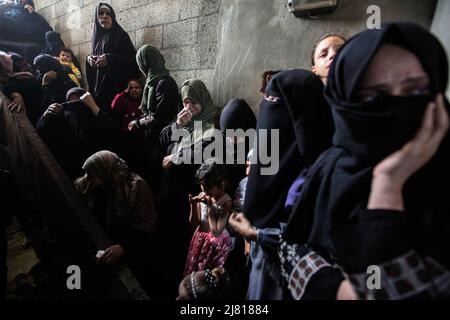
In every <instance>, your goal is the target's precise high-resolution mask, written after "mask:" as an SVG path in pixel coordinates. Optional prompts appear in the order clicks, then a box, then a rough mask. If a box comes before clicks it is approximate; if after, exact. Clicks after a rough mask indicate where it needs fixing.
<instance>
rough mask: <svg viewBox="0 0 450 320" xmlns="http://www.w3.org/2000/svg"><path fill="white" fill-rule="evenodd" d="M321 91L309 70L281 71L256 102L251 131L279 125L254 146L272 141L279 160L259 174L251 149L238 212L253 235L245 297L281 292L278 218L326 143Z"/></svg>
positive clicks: (328, 132) (327, 119)
mask: <svg viewBox="0 0 450 320" xmlns="http://www.w3.org/2000/svg"><path fill="white" fill-rule="evenodd" d="M322 91H323V83H322V82H321V80H320V78H319V77H317V76H316V75H314V74H313V73H311V72H309V71H306V70H288V71H283V72H280V73H278V74H277V75H275V76H274V77H273V79H272V80H271V81H270V82H269V84H268V86H267V88H266V93H265V96H264V100H263V102H262V103H261V105H260V109H259V118H258V123H257V128H256V129H257V135H260V134H261V131H260V130H262V129H266V130H269V131H270V130H279V137H278V140H276V141H270V140H269V141H267V142H265V141H260V142H257V146H258V148H260V147H262V146H263V145H264V144H267V145H268V146H272V152H273V150H275V148H274V146H275V144H278V148H279V159H273V161H278V162H279V169H278V171H277V172H276V173H275V174H273V175H263V174H261V173H262V171H261V169H262V168H263V167H264V166H263V165H262V164H261V161H260V159H259V157H258V155H257V154H255V155H254V157H253V161H252V163H253V164H252V165H251V168H250V175H249V178H248V182H247V192H246V194H245V201H244V215H245V217H246V218H247V219H248V220H250V223H251V224H252V225H253V226H255V227H256V228H257V229H258V235H257V237H256V238H257V239H249V240H252V241H254V242H253V243H252V252H251V258H252V271H251V274H250V284H249V296H248V298H249V299H282V298H284V297H285V296H284V292H283V290H282V287H281V274H280V270H279V268H278V261H277V245H278V237H279V235H280V233H281V228H282V224H283V223H286V221H287V219H288V214H287V213H286V211H285V204H286V202H287V198H288V191H289V189H290V187H291V185H292V184H293V183H294V182H297V180H302V179H303V176H301V172H302V171H303V170H304V169H307V168H309V167H310V166H311V165H312V164H313V163H314V161H315V159H316V158H317V157H318V156H319V154H320V153H321V152H322V151H324V150H325V149H327V148H328V147H329V146H331V137H332V133H333V124H332V119H331V112H330V109H329V107H328V105H327V104H326V102H325V99H324V97H323V94H322ZM268 136H270V132H269V133H268ZM272 157H273V154H272ZM255 158H256V162H254V161H255V160H254V159H255ZM299 174H300V176H299ZM242 220H244V217H242V216H239V215H233V216H232V217H231V218H230V224H232V226H233V222H236V224H237V225H240V224H241V221H242ZM245 220H246V219H245ZM233 228H234V226H233ZM244 236H245V235H244Z"/></svg>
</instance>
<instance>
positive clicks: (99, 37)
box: [86, 3, 138, 111]
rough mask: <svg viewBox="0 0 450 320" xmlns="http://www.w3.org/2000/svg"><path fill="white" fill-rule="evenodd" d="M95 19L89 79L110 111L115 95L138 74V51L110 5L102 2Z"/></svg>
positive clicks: (100, 100) (90, 88)
mask: <svg viewBox="0 0 450 320" xmlns="http://www.w3.org/2000/svg"><path fill="white" fill-rule="evenodd" d="M94 21H95V23H94V32H93V35H92V48H91V50H92V51H91V54H90V55H88V56H87V58H86V60H87V64H86V78H87V82H88V85H89V92H91V93H92V95H93V96H94V98H95V100H96V101H97V102H98V104H99V106H100V108H101V109H102V110H104V111H108V110H110V108H111V102H112V101H113V99H114V97H115V95H116V94H118V93H119V92H121V91H123V90H124V89H125V88H126V86H127V83H128V80H130V79H133V78H137V77H138V70H137V66H136V60H135V56H136V50H135V49H134V47H133V43H132V42H131V39H130V36H129V35H128V34H127V33H126V32H125V31H124V30H123V29H122V27H121V26H120V25H119V24H118V23H117V21H116V14H115V12H114V10H113V8H112V7H111V6H110V5H109V4H107V3H99V4H98V6H97V7H96V9H95V17H94Z"/></svg>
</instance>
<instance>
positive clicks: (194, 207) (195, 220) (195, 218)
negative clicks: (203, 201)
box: [189, 195, 201, 227]
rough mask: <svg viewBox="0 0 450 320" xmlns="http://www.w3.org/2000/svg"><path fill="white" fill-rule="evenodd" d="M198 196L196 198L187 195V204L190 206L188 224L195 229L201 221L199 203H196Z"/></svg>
mask: <svg viewBox="0 0 450 320" xmlns="http://www.w3.org/2000/svg"><path fill="white" fill-rule="evenodd" d="M199 196H200V195H198V196H196V197H192V195H189V204H190V208H191V210H190V213H189V223H190V224H191V226H193V227H197V226H198V225H199V224H200V220H201V209H200V203H199V202H198V201H197V199H198V198H199Z"/></svg>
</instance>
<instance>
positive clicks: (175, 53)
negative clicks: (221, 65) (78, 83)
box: [34, 0, 221, 85]
mask: <svg viewBox="0 0 450 320" xmlns="http://www.w3.org/2000/svg"><path fill="white" fill-rule="evenodd" d="M34 2H35V5H36V9H37V11H38V12H39V14H41V15H42V16H44V17H45V18H46V19H47V20H48V21H49V23H50V25H51V26H52V27H53V28H54V29H55V30H56V31H58V32H60V33H61V35H62V38H63V40H64V42H65V43H66V45H67V46H69V47H71V48H72V49H73V50H74V52H75V54H76V55H77V56H78V57H79V58H80V62H81V63H82V64H83V69H84V63H85V58H86V55H88V54H89V53H90V50H91V37H92V30H93V25H94V24H93V21H94V20H93V19H94V11H95V6H96V5H97V3H98V2H107V3H109V4H111V5H112V7H113V8H114V10H115V11H116V16H117V20H118V22H119V24H120V25H121V26H122V27H123V28H124V29H125V31H127V32H128V34H129V35H130V38H131V40H132V41H133V43H134V45H135V47H136V48H139V47H140V46H141V45H143V44H152V45H154V46H156V47H158V48H159V49H161V52H162V54H163V55H164V56H165V58H166V63H167V67H168V69H169V70H170V71H171V73H172V76H173V77H174V78H175V80H177V82H178V84H179V85H181V82H182V81H184V80H186V79H188V78H192V77H198V78H201V79H204V80H205V82H206V83H207V85H208V84H209V83H210V80H211V78H212V75H213V72H214V66H215V63H216V57H217V22H218V18H219V14H218V13H219V9H220V3H221V0H101V1H100V0H97V1H96V0H35V1H34Z"/></svg>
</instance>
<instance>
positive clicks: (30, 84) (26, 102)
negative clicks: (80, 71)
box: [0, 51, 43, 124]
mask: <svg viewBox="0 0 450 320" xmlns="http://www.w3.org/2000/svg"><path fill="white" fill-rule="evenodd" d="M20 58H21V56H19V55H18V54H10V53H6V52H3V51H0V84H1V85H2V86H3V91H4V93H5V95H6V96H7V97H9V98H10V99H11V100H12V101H11V103H10V104H9V106H8V107H9V109H10V110H11V111H12V112H22V111H25V112H26V114H27V116H28V118H29V120H30V122H31V123H32V124H35V123H36V121H37V119H38V118H39V117H40V116H41V114H42V112H43V109H42V105H41V100H42V93H41V86H40V85H39V83H38V82H37V81H36V79H35V78H34V76H33V74H32V73H30V72H28V71H27V68H26V67H24V68H22V66H21V65H20V64H17V63H15V60H17V59H20Z"/></svg>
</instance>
